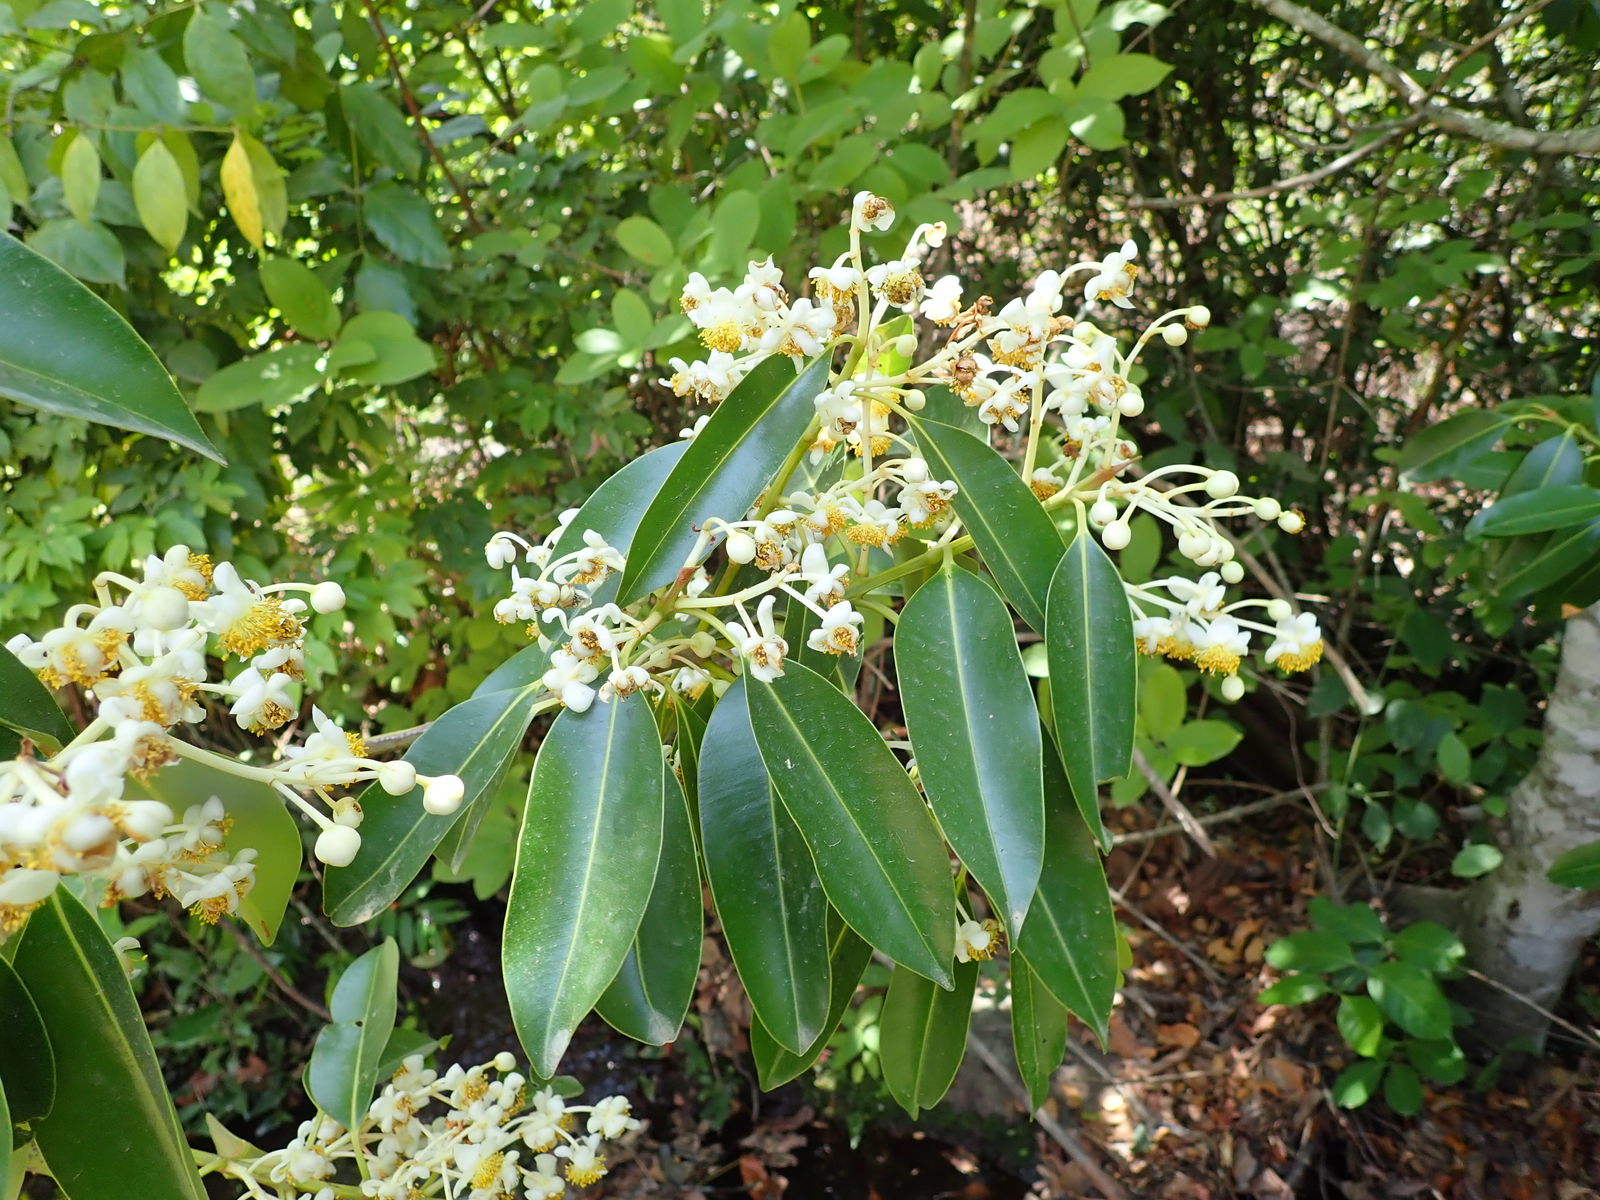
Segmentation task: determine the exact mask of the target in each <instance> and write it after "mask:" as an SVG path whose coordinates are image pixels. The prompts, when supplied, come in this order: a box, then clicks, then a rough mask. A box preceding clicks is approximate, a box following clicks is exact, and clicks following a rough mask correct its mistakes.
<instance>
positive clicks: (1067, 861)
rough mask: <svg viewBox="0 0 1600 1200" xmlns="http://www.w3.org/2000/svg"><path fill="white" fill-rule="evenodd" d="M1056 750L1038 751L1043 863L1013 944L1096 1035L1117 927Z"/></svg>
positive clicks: (1112, 984) (1108, 995) (1110, 982)
mask: <svg viewBox="0 0 1600 1200" xmlns="http://www.w3.org/2000/svg"><path fill="white" fill-rule="evenodd" d="M1069 791H1070V789H1069V788H1068V786H1067V780H1066V776H1065V775H1064V774H1063V773H1062V770H1061V764H1060V762H1059V761H1058V760H1057V758H1056V756H1055V753H1054V752H1053V751H1052V750H1051V748H1050V747H1049V746H1048V745H1046V747H1045V754H1044V814H1045V816H1044V819H1045V850H1044V869H1043V870H1042V871H1041V872H1040V873H1039V890H1038V891H1037V892H1035V893H1034V897H1033V907H1032V908H1031V909H1030V910H1029V912H1028V926H1027V928H1026V929H1024V930H1023V931H1022V936H1021V937H1019V938H1018V939H1017V942H1016V948H1017V949H1018V950H1020V951H1021V952H1022V954H1023V955H1024V956H1025V957H1026V958H1027V960H1028V965H1029V966H1030V967H1032V968H1033V970H1034V973H1035V974H1037V975H1038V976H1039V979H1040V981H1041V982H1043V984H1044V985H1045V987H1047V988H1049V989H1050V992H1051V994H1052V995H1054V996H1055V998H1056V999H1057V1000H1059V1001H1061V1003H1063V1004H1065V1005H1066V1006H1067V1007H1068V1008H1069V1009H1071V1010H1072V1011H1073V1012H1074V1013H1076V1014H1077V1015H1078V1016H1079V1017H1080V1018H1082V1019H1083V1020H1084V1021H1085V1022H1087V1023H1088V1024H1089V1025H1090V1026H1091V1027H1092V1028H1094V1029H1095V1030H1097V1031H1098V1032H1099V1034H1100V1036H1101V1038H1102V1040H1103V1039H1104V1038H1105V1035H1106V1025H1107V1022H1108V1021H1110V1019H1111V1002H1112V1000H1113V999H1115V996H1116V988H1117V927H1116V923H1115V922H1114V921H1113V920H1112V917H1111V893H1110V892H1109V891H1108V890H1107V888H1106V876H1105V871H1104V869H1103V868H1102V867H1101V865H1100V853H1099V851H1098V850H1097V849H1096V847H1095V843H1094V838H1093V837H1092V836H1091V835H1090V833H1089V830H1088V828H1087V827H1086V826H1085V825H1084V823H1083V822H1082V821H1081V820H1080V819H1079V818H1078V815H1077V812H1076V811H1075V810H1074V808H1073V807H1072V803H1071V800H1070V798H1069Z"/></svg>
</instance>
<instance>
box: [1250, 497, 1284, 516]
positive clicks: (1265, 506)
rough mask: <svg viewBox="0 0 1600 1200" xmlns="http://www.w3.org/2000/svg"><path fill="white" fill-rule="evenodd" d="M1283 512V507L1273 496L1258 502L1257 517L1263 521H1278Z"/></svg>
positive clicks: (1262, 498)
mask: <svg viewBox="0 0 1600 1200" xmlns="http://www.w3.org/2000/svg"><path fill="white" fill-rule="evenodd" d="M1281 512H1283V505H1281V504H1279V503H1278V502H1277V501H1276V500H1274V499H1273V498H1272V497H1271V496H1263V497H1261V499H1259V500H1257V501H1256V516H1257V517H1259V518H1260V519H1261V520H1263V521H1276V520H1277V519H1278V514H1279V513H1281Z"/></svg>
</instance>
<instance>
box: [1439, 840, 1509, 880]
mask: <svg viewBox="0 0 1600 1200" xmlns="http://www.w3.org/2000/svg"><path fill="white" fill-rule="evenodd" d="M1503 861H1505V855H1504V854H1502V853H1501V852H1500V848H1499V847H1498V846H1491V845H1489V843H1488V842H1471V843H1469V844H1468V845H1465V846H1463V847H1461V849H1460V850H1458V851H1456V856H1455V857H1454V858H1453V859H1451V860H1450V874H1452V875H1454V876H1455V877H1456V878H1457V879H1476V878H1477V877H1478V876H1479V875H1487V874H1488V873H1489V872H1490V871H1492V870H1494V869H1495V868H1496V867H1498V866H1499V865H1500V864H1501V863H1502V862H1503Z"/></svg>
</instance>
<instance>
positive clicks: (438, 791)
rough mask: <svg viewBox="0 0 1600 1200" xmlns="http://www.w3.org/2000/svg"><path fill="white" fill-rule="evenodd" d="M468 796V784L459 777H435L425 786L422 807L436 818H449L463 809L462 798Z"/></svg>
mask: <svg viewBox="0 0 1600 1200" xmlns="http://www.w3.org/2000/svg"><path fill="white" fill-rule="evenodd" d="M466 794H467V786H466V784H464V783H462V782H461V777H460V776H458V775H435V776H434V777H433V778H432V779H430V780H428V782H427V783H426V784H425V785H423V789H422V807H423V808H425V809H427V810H428V811H429V812H431V813H432V814H433V815H434V816H436V817H448V816H449V815H450V814H451V813H453V812H455V810H456V809H458V808H460V807H461V798H462V797H463V796H465V795H466Z"/></svg>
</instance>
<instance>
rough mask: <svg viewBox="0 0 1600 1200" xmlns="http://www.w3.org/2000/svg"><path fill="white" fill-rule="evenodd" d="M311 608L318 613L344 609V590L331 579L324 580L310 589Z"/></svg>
mask: <svg viewBox="0 0 1600 1200" xmlns="http://www.w3.org/2000/svg"><path fill="white" fill-rule="evenodd" d="M311 607H312V608H314V609H316V610H317V611H318V612H319V613H332V612H338V611H339V610H340V609H341V608H343V607H344V589H343V588H342V587H340V586H339V585H338V584H337V583H335V582H333V580H331V579H325V580H323V581H322V582H321V583H319V584H317V586H316V587H314V588H312V589H311Z"/></svg>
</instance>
